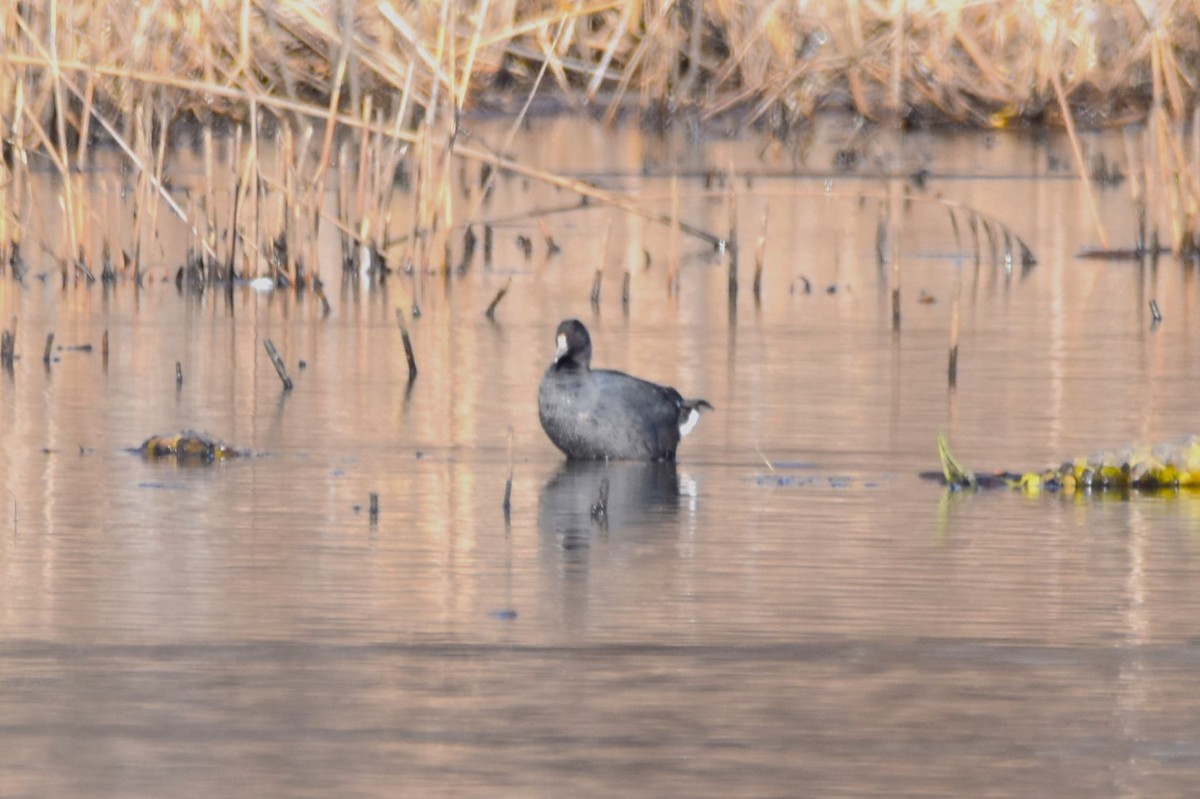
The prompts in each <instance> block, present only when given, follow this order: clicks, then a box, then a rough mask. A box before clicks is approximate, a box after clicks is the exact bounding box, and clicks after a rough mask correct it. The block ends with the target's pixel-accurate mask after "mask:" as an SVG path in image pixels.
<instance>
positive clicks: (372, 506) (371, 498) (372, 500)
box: [367, 491, 379, 524]
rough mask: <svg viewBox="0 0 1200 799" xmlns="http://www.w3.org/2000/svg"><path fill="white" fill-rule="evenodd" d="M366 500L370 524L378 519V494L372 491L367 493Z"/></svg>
mask: <svg viewBox="0 0 1200 799" xmlns="http://www.w3.org/2000/svg"><path fill="white" fill-rule="evenodd" d="M367 501H368V508H369V510H368V511H367V514H368V518H369V519H370V520H371V524H376V523H378V521H379V494H377V493H375V492H374V491H372V492H371V493H370V494H368V495H367Z"/></svg>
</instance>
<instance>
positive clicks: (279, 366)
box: [263, 339, 292, 391]
mask: <svg viewBox="0 0 1200 799" xmlns="http://www.w3.org/2000/svg"><path fill="white" fill-rule="evenodd" d="M263 346H265V347H266V348H267V355H268V356H269V357H270V358H271V363H272V364H273V365H274V366H275V371H276V372H277V373H278V374H279V379H280V380H282V381H283V390H284V391H291V390H292V378H291V377H290V376H288V372H287V367H286V366H284V365H283V358H280V357H279V351H278V350H276V349H275V344H274V343H273V342H272V341H271V339H267V340H266V341H265V342H264V344H263Z"/></svg>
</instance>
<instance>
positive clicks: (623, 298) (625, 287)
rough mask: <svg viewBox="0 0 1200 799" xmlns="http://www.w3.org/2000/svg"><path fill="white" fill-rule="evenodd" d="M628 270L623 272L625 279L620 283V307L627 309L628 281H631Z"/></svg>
mask: <svg viewBox="0 0 1200 799" xmlns="http://www.w3.org/2000/svg"><path fill="white" fill-rule="evenodd" d="M631 277H632V276H631V275H630V273H629V270H628V269H626V270H625V279H624V280H623V281H621V305H623V306H625V307H626V308H628V307H629V281H630V279H631Z"/></svg>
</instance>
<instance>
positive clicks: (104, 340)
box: [100, 330, 108, 367]
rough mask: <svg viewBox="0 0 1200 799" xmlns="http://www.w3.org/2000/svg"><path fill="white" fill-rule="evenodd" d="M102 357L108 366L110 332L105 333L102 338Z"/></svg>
mask: <svg viewBox="0 0 1200 799" xmlns="http://www.w3.org/2000/svg"><path fill="white" fill-rule="evenodd" d="M100 357H101V358H102V359H103V360H104V366H105V367H107V366H108V331H107V330H105V331H104V335H103V336H102V337H101V338H100Z"/></svg>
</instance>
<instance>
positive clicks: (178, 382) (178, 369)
mask: <svg viewBox="0 0 1200 799" xmlns="http://www.w3.org/2000/svg"><path fill="white" fill-rule="evenodd" d="M182 385H183V364H182V363H180V362H179V361H176V362H175V386H176V387H179V386H182Z"/></svg>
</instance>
